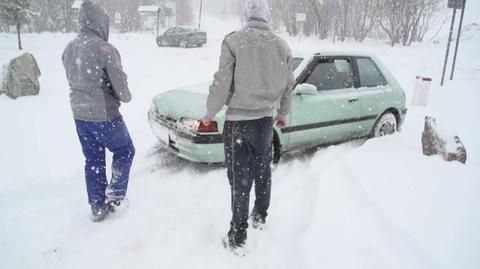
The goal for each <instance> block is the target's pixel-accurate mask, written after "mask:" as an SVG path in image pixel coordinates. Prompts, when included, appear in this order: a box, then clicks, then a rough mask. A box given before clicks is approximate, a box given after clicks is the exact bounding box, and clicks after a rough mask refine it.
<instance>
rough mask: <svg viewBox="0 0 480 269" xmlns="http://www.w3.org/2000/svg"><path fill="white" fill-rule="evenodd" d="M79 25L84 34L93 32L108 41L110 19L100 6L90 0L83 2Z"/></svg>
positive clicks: (79, 14)
mask: <svg viewBox="0 0 480 269" xmlns="http://www.w3.org/2000/svg"><path fill="white" fill-rule="evenodd" d="M78 23H79V24H80V30H81V31H82V32H93V33H94V34H96V35H97V36H99V37H100V38H102V39H103V40H105V41H108V35H109V28H110V19H109V18H108V15H107V12H106V11H105V10H104V9H103V8H102V7H101V6H100V5H99V4H97V3H95V2H92V1H90V0H85V1H83V3H82V5H81V6H80V11H79V13H78Z"/></svg>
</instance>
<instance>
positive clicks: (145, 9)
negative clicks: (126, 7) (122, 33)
mask: <svg viewBox="0 0 480 269" xmlns="http://www.w3.org/2000/svg"><path fill="white" fill-rule="evenodd" d="M159 9H160V7H159V6H139V7H138V11H139V12H157V11H158V10H159Z"/></svg>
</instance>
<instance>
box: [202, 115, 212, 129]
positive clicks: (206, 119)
mask: <svg viewBox="0 0 480 269" xmlns="http://www.w3.org/2000/svg"><path fill="white" fill-rule="evenodd" d="M200 121H201V122H202V123H203V125H205V126H209V125H210V124H212V121H213V116H211V115H208V114H206V115H205V116H203V117H202V118H201V119H200Z"/></svg>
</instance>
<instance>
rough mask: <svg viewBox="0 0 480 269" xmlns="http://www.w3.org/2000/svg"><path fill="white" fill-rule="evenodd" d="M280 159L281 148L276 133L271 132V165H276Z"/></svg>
mask: <svg viewBox="0 0 480 269" xmlns="http://www.w3.org/2000/svg"><path fill="white" fill-rule="evenodd" d="M281 158H282V146H281V144H280V139H279V138H278V135H277V133H276V132H273V139H272V163H273V164H278V163H279V162H280V159H281Z"/></svg>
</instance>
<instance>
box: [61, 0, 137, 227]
mask: <svg viewBox="0 0 480 269" xmlns="http://www.w3.org/2000/svg"><path fill="white" fill-rule="evenodd" d="M78 22H79V24H80V33H79V34H78V36H77V37H76V38H75V39H74V40H73V41H71V42H70V43H69V44H68V46H67V47H66V49H65V51H64V53H63V56H62V61H63V65H64V67H65V72H66V75H67V79H68V83H69V86H70V103H71V109H72V112H73V117H74V119H75V125H76V130H77V134H78V138H79V140H80V144H81V146H82V150H83V154H84V156H85V177H86V183H87V194H88V202H89V203H90V206H91V211H92V220H93V221H95V222H98V221H102V220H103V219H105V217H106V216H107V215H108V214H109V213H111V212H113V211H114V207H115V206H119V205H120V203H121V202H122V200H124V198H125V195H126V192H127V186H128V180H129V174H130V167H131V165H132V161H133V157H134V155H135V148H134V146H133V143H132V139H131V138H130V134H129V132H128V129H127V126H126V125H125V122H124V121H123V118H122V116H121V114H120V111H119V108H120V104H121V103H122V102H124V103H127V102H130V100H131V99H132V95H131V93H130V91H129V89H128V83H127V75H126V74H125V72H123V70H122V64H121V60H120V54H119V53H118V51H117V49H116V48H115V47H114V46H113V45H112V44H110V43H108V35H109V17H108V15H107V13H106V12H105V10H104V9H103V8H102V7H101V6H100V5H98V4H97V3H95V2H92V1H90V0H85V1H84V2H83V3H82V5H81V7H80V10H79V18H78ZM106 148H107V149H109V150H110V151H111V152H113V163H112V178H111V181H110V182H108V181H107V176H106V165H105V154H106V152H105V149H106Z"/></svg>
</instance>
